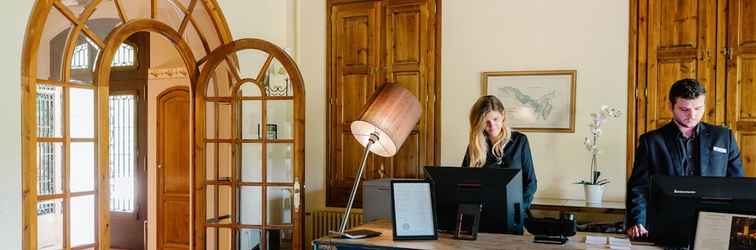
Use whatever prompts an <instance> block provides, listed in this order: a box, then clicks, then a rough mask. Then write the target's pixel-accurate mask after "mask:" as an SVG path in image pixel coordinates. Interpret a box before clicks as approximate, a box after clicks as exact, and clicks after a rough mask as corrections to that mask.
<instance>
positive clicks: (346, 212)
mask: <svg viewBox="0 0 756 250" xmlns="http://www.w3.org/2000/svg"><path fill="white" fill-rule="evenodd" d="M378 139H379V138H378V133H375V132H373V133H371V134H370V139H368V144H367V145H366V146H365V154H364V155H363V156H362V164H361V165H360V170H359V171H357V176H356V177H355V178H354V184H353V185H352V193H351V194H349V202H347V207H346V210H344V214H343V215H342V216H341V226H340V227H339V231H338V232H335V231H330V233H331V234H334V235H336V236H339V237H342V238H345V237H346V238H364V237H368V236H373V235H380V233H378V232H373V231H369V230H359V232H355V233H351V234H349V233H345V232H344V231H345V230H346V227H347V222H348V221H349V215H350V214H351V212H352V204H354V197H355V196H357V188H358V187H359V186H360V180H361V179H362V173H363V172H364V171H365V165H366V163H367V158H368V155H369V154H370V147H372V146H373V144H374V143H375V142H376V141H378Z"/></svg>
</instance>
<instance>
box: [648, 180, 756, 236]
mask: <svg viewBox="0 0 756 250" xmlns="http://www.w3.org/2000/svg"><path fill="white" fill-rule="evenodd" d="M707 209H728V210H729V211H742V212H753V211H756V178H746V177H738V178H727V177H701V176H684V177H681V176H663V175H655V176H652V177H651V184H650V187H649V197H648V207H647V209H646V215H647V219H646V222H647V223H646V224H648V225H647V226H648V228H647V229H648V231H649V239H650V240H651V241H653V242H655V243H657V244H659V245H662V246H671V247H679V246H687V245H688V244H689V243H690V237H691V232H692V231H693V229H694V228H695V227H696V218H697V217H696V213H697V211H700V210H707Z"/></svg>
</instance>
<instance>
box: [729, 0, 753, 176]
mask: <svg viewBox="0 0 756 250" xmlns="http://www.w3.org/2000/svg"><path fill="white" fill-rule="evenodd" d="M754 15H756V3H754V2H753V1H744V0H730V1H729V15H728V17H729V18H728V25H727V27H728V33H727V48H728V49H729V52H728V54H727V56H726V58H725V60H726V65H727V80H726V83H727V87H726V88H727V101H728V104H727V105H726V109H727V117H728V121H727V124H728V125H729V126H730V128H732V129H733V131H734V132H735V135H736V140H737V142H738V143H739V145H740V150H741V160H743V169H744V170H745V173H746V175H747V176H753V177H756V150H754V147H756V20H754V18H753V17H754Z"/></svg>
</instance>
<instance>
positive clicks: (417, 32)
mask: <svg viewBox="0 0 756 250" xmlns="http://www.w3.org/2000/svg"><path fill="white" fill-rule="evenodd" d="M434 4H435V3H434V2H433V1H404V2H389V3H388V5H387V6H386V11H385V16H386V18H385V20H386V35H385V37H384V39H383V40H384V42H385V44H386V53H385V55H386V59H385V62H384V65H385V66H384V68H385V75H384V77H385V81H384V82H393V83H398V84H400V85H402V86H403V87H405V88H407V89H408V90H410V91H411V92H412V93H413V94H415V96H417V97H418V98H419V101H420V103H421V106H422V110H423V111H425V112H422V114H421V117H420V121H419V122H418V124H417V127H416V128H415V129H414V130H412V133H411V134H410V135H409V137H407V140H405V141H404V144H403V145H402V147H401V149H400V150H399V152H397V154H396V155H395V156H394V157H391V158H386V159H385V160H384V162H383V165H385V169H386V170H387V174H388V175H389V176H392V177H405V178H418V177H422V175H423V172H422V171H423V170H422V167H423V166H425V165H430V164H432V163H433V159H434V146H435V145H436V144H435V137H434V136H433V135H434V134H435V126H434V121H435V115H436V114H435V113H434V112H429V111H430V110H434V107H435V93H434V91H435V77H436V76H435V74H434V72H435V70H434V69H433V67H434V66H435V65H436V64H435V61H436V58H435V56H433V55H434V54H435V53H433V51H434V48H435V39H436V37H435V36H434V35H433V34H435V32H434V30H433V28H434V27H435V22H436V19H435V18H433V11H432V10H433V9H435V7H434V6H433V5H434ZM429 55H430V56H429ZM350 139H351V138H350Z"/></svg>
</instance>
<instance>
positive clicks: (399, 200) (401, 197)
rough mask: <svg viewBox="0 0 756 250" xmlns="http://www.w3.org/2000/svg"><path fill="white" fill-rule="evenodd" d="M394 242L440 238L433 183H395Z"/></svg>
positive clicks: (421, 181)
mask: <svg viewBox="0 0 756 250" xmlns="http://www.w3.org/2000/svg"><path fill="white" fill-rule="evenodd" d="M391 224H392V226H393V227H392V228H393V239H394V240H435V239H438V223H437V222H436V207H435V197H434V193H433V184H432V183H431V182H430V181H428V180H416V179H400V180H391Z"/></svg>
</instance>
